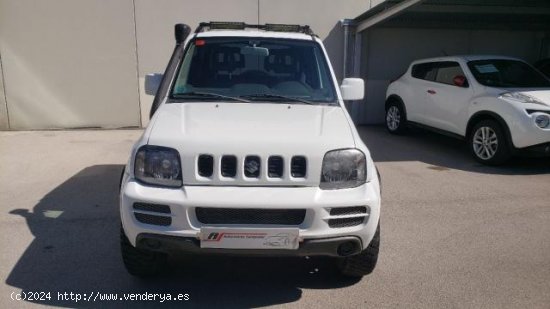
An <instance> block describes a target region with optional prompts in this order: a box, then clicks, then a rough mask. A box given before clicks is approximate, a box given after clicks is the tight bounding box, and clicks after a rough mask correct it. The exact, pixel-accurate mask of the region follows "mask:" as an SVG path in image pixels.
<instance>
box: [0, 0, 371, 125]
mask: <svg viewBox="0 0 550 309" xmlns="http://www.w3.org/2000/svg"><path fill="white" fill-rule="evenodd" d="M371 2H372V3H371ZM377 2H380V1H369V0H342V1H331V0H277V1H273V0H200V1H199V0H117V1H112V0H48V1H38V0H0V55H1V57H2V58H1V64H2V68H1V70H2V71H3V78H4V80H3V82H4V83H3V84H4V85H5V89H2V88H0V129H6V128H7V125H8V117H9V124H10V127H9V129H12V130H20V129H43V128H78V127H101V128H112V127H128V126H136V127H137V126H141V125H146V124H147V122H148V114H149V108H150V106H151V102H152V100H153V97H152V96H149V95H146V94H145V93H144V89H143V88H144V87H143V82H144V79H145V75H146V74H148V73H158V72H163V71H164V68H165V65H166V63H167V62H168V59H169V57H170V54H171V51H172V49H173V46H174V37H173V27H174V24H175V23H187V24H189V25H190V26H191V27H193V28H194V27H196V26H197V25H198V23H199V22H200V21H211V20H220V21H245V22H248V23H258V22H259V23H267V22H270V23H283V22H284V23H293V24H296V23H299V24H309V25H311V26H312V28H313V29H314V31H316V32H317V33H318V34H319V35H320V37H321V39H323V40H324V42H325V44H326V47H327V50H328V52H329V54H330V56H331V60H332V62H333V65H334V68H335V70H336V72H337V73H338V75H339V77H340V76H341V71H342V67H341V63H342V57H343V55H342V49H343V42H342V40H343V38H342V33H341V29H340V26H339V25H338V21H339V20H340V19H342V18H353V17H355V16H357V15H358V14H359V13H361V12H364V11H366V10H367V9H368V8H370V7H371V5H373V3H374V4H376V3H377ZM0 78H2V74H0ZM0 84H2V83H0ZM0 87H1V86H0ZM2 92H5V97H6V102H4V94H3V93H2ZM6 106H7V112H6Z"/></svg>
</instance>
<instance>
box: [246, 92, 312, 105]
mask: <svg viewBox="0 0 550 309" xmlns="http://www.w3.org/2000/svg"><path fill="white" fill-rule="evenodd" d="M239 98H248V99H284V100H287V101H291V102H300V103H304V104H309V105H314V104H315V103H313V102H311V101H308V100H304V99H300V98H296V97H288V96H286V95H281V94H269V93H259V94H248V95H242V96H240V97H239ZM285 103H286V102H285Z"/></svg>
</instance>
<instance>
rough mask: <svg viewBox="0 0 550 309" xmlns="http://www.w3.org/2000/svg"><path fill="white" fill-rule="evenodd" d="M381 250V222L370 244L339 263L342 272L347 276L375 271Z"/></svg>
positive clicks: (360, 275)
mask: <svg viewBox="0 0 550 309" xmlns="http://www.w3.org/2000/svg"><path fill="white" fill-rule="evenodd" d="M379 251H380V223H378V227H377V228H376V233H375V234H374V237H373V238H372V241H371V242H370V244H369V246H368V247H367V248H366V249H365V250H363V251H362V252H361V253H359V254H357V255H353V256H350V257H346V258H343V259H341V260H340V263H339V264H338V266H339V268H340V273H341V274H342V275H344V276H347V277H363V276H365V275H368V274H370V273H372V272H373V271H374V268H375V267H376V262H377V261H378V252H379Z"/></svg>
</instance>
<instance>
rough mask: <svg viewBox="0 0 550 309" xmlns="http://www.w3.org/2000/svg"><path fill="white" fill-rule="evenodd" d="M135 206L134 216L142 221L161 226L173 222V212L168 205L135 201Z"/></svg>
mask: <svg viewBox="0 0 550 309" xmlns="http://www.w3.org/2000/svg"><path fill="white" fill-rule="evenodd" d="M133 208H134V217H135V218H136V220H138V221H139V222H141V223H145V224H151V225H160V226H168V225H170V224H172V217H171V216H170V214H171V213H172V212H171V210H170V206H168V205H159V204H149V203H134V205H133Z"/></svg>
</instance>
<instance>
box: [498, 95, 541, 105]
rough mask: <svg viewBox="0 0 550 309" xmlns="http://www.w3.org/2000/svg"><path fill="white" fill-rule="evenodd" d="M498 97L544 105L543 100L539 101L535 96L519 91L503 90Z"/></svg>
mask: <svg viewBox="0 0 550 309" xmlns="http://www.w3.org/2000/svg"><path fill="white" fill-rule="evenodd" d="M499 98H500V99H505V100H510V101H515V102H520V103H531V104H539V105H545V106H546V104H545V103H544V102H541V101H540V100H538V99H537V98H534V97H532V96H530V95H527V94H524V93H521V92H505V93H503V94H501V95H500V96H499Z"/></svg>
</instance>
